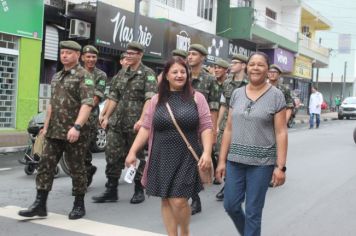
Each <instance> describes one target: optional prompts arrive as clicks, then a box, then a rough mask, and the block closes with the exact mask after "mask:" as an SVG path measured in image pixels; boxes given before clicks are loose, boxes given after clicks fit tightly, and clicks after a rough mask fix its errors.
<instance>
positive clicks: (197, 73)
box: [187, 44, 221, 215]
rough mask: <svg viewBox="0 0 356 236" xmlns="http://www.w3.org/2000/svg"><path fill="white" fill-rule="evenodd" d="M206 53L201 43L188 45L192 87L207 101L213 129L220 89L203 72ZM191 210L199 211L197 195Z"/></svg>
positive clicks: (193, 212) (193, 211) (199, 205)
mask: <svg viewBox="0 0 356 236" xmlns="http://www.w3.org/2000/svg"><path fill="white" fill-rule="evenodd" d="M207 55H208V51H207V50H206V48H205V47H204V46H203V45H201V44H192V45H190V47H189V52H188V58H187V59H188V64H189V66H190V69H191V75H192V76H191V77H192V87H193V88H194V89H195V90H197V91H199V92H201V93H202V94H203V95H204V97H205V99H206V101H207V102H208V104H209V108H210V112H211V118H212V122H213V127H214V129H213V130H214V131H215V130H216V120H217V114H218V110H219V100H220V95H221V94H220V93H221V91H220V89H219V85H218V83H217V81H216V79H215V78H214V76H212V75H211V74H209V73H207V72H205V71H204V70H203V68H202V66H203V62H204V60H205V57H206V56H207ZM214 133H215V132H214ZM191 210H192V215H194V214H196V213H199V212H201V202H200V197H199V195H196V196H193V197H192V203H191Z"/></svg>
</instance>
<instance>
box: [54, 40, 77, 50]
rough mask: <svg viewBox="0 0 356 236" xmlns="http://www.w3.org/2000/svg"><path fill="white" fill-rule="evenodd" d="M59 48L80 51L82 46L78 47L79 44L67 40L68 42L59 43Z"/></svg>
mask: <svg viewBox="0 0 356 236" xmlns="http://www.w3.org/2000/svg"><path fill="white" fill-rule="evenodd" d="M59 48H60V49H71V50H75V51H80V50H81V49H82V46H80V44H79V43H77V42H75V41H72V40H68V41H61V42H60V43H59Z"/></svg>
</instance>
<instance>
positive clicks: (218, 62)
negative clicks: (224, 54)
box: [214, 58, 229, 69]
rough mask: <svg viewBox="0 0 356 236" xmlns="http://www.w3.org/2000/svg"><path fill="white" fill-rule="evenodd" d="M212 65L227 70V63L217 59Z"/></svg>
mask: <svg viewBox="0 0 356 236" xmlns="http://www.w3.org/2000/svg"><path fill="white" fill-rule="evenodd" d="M214 65H217V66H220V67H222V68H225V69H227V68H229V63H228V62H227V61H225V60H223V59H221V58H219V59H217V60H216V61H215V62H214Z"/></svg>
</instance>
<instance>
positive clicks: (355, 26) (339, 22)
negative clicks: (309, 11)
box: [304, 0, 356, 82]
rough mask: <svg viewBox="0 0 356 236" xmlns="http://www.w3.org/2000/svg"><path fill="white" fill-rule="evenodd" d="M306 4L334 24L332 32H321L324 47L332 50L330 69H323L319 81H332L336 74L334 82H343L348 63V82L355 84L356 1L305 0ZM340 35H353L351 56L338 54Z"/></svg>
mask: <svg viewBox="0 0 356 236" xmlns="http://www.w3.org/2000/svg"><path fill="white" fill-rule="evenodd" d="M304 2H305V3H306V4H308V5H310V6H311V7H313V8H314V9H315V10H316V11H318V12H319V13H320V14H321V15H322V16H324V17H326V18H327V19H328V20H329V21H330V22H331V23H332V29H331V30H330V31H325V32H320V33H318V34H317V37H318V38H319V37H320V38H321V40H322V43H321V44H322V46H324V47H327V48H331V49H332V51H331V56H330V64H329V68H328V69H321V70H320V74H319V78H320V79H319V81H330V77H331V73H332V72H333V73H334V81H335V82H337V81H341V75H342V74H343V73H344V63H345V61H347V64H348V67H347V71H346V78H347V82H354V80H355V78H356V75H355V73H356V69H355V68H356V65H355V63H356V57H355V55H356V14H355V12H356V1H355V0H304ZM339 34H351V54H342V53H339V52H338V39H339Z"/></svg>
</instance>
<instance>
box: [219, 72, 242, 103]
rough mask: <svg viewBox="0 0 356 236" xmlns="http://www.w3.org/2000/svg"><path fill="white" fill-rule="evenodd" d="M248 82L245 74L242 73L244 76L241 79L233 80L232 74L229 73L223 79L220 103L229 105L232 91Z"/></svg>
mask: <svg viewBox="0 0 356 236" xmlns="http://www.w3.org/2000/svg"><path fill="white" fill-rule="evenodd" d="M247 83H248V78H247V75H246V74H245V75H244V78H243V79H242V80H241V81H235V80H234V74H230V75H229V76H228V78H227V79H226V80H225V81H224V84H223V89H222V90H223V91H222V95H223V96H224V99H223V100H220V104H221V105H223V106H226V107H228V106H229V105H230V99H231V95H232V92H234V90H235V89H237V88H240V87H242V86H245V85H246V84H247Z"/></svg>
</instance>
